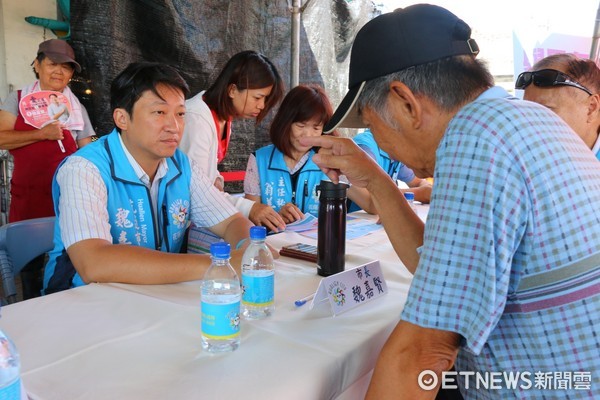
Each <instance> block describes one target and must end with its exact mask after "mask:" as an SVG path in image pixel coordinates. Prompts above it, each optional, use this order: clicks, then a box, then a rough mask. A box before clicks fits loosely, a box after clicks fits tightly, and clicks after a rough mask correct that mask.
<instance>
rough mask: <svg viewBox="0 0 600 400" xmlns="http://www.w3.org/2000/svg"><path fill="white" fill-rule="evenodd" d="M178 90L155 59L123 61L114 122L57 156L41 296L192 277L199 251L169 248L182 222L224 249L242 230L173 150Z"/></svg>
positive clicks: (201, 262) (182, 90)
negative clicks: (215, 238)
mask: <svg viewBox="0 0 600 400" xmlns="http://www.w3.org/2000/svg"><path fill="white" fill-rule="evenodd" d="M187 94H188V86H187V84H186V83H185V81H184V80H183V78H182V77H181V76H180V75H179V73H178V72H177V71H176V70H175V69H173V68H171V67H169V66H166V65H164V64H159V63H148V62H144V63H133V64H130V65H129V66H128V67H127V68H126V69H125V70H124V71H123V72H121V74H119V75H118V76H117V77H116V78H115V80H114V81H113V83H112V86H111V108H112V110H113V119H114V122H115V126H116V127H115V129H114V130H113V131H112V132H111V133H110V134H108V135H106V136H103V137H102V138H101V139H99V140H98V141H96V142H94V143H92V144H90V145H89V146H87V147H85V148H83V149H81V150H80V151H78V152H77V153H76V154H74V155H73V156H72V157H69V158H68V159H66V160H65V161H64V162H63V163H62V165H61V166H60V167H59V169H58V171H57V173H56V175H55V177H54V182H53V197H54V207H55V211H56V215H57V224H56V230H55V239H54V241H55V248H54V249H53V250H52V252H51V253H50V259H49V262H48V265H47V266H46V271H45V276H44V292H45V293H46V294H48V293H52V292H57V291H60V290H65V289H69V288H71V287H76V286H81V285H85V284H87V283H90V282H122V283H135V284H163V283H174V282H181V281H188V280H195V279H201V278H202V276H203V274H204V272H205V271H206V269H207V268H208V266H209V265H210V258H209V256H208V255H195V254H176V253H179V252H180V250H181V248H182V245H183V244H184V241H185V237H186V235H185V232H186V229H187V228H188V226H189V225H190V223H191V222H194V223H195V224H196V225H197V226H201V227H206V228H208V229H209V230H211V231H212V232H213V233H215V234H217V235H219V236H220V237H222V238H224V239H225V240H226V241H227V242H229V243H231V244H232V246H234V247H235V245H236V244H238V243H241V242H242V241H243V239H245V238H246V237H247V236H248V232H249V229H250V226H251V225H252V223H251V222H250V221H249V220H248V219H246V218H245V217H243V216H242V215H241V214H240V213H239V212H237V210H236V209H235V208H234V207H233V206H232V205H231V203H230V202H229V201H227V200H226V199H225V198H224V195H223V194H222V193H221V192H219V191H218V190H217V189H216V188H215V187H214V186H213V184H212V182H210V181H209V180H208V178H207V177H206V176H205V175H204V174H203V173H202V171H201V170H200V169H199V168H198V167H197V166H196V165H195V164H194V163H191V162H190V161H189V159H188V158H187V156H186V155H185V154H184V153H183V152H181V151H180V150H178V148H177V146H178V144H179V142H180V140H181V137H182V135H183V127H184V116H185V97H186V95H187ZM240 252H241V251H238V252H233V253H234V254H233V256H234V258H235V257H241V254H237V253H240ZM233 264H234V265H235V264H236V263H235V262H234V263H233ZM238 264H239V263H238Z"/></svg>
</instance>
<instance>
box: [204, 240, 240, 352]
mask: <svg viewBox="0 0 600 400" xmlns="http://www.w3.org/2000/svg"><path fill="white" fill-rule="evenodd" d="M230 252H231V247H230V246H229V243H225V242H218V243H212V244H211V245H210V255H211V258H212V263H211V265H210V267H209V268H208V270H207V271H206V273H205V274H204V280H203V281H202V348H203V349H205V350H206V351H208V352H211V353H220V352H226V351H233V350H235V349H237V348H238V347H239V345H240V300H241V296H242V290H241V287H240V281H239V279H238V276H237V274H236V273H235V270H234V269H233V268H232V267H231V264H230V263H229V255H230Z"/></svg>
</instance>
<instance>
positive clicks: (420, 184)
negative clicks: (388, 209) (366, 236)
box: [349, 129, 432, 211]
mask: <svg viewBox="0 0 600 400" xmlns="http://www.w3.org/2000/svg"><path fill="white" fill-rule="evenodd" d="M352 140H354V143H356V144H357V145H358V147H360V148H361V149H363V150H364V151H365V152H366V153H367V154H368V155H369V156H371V158H373V159H374V160H375V161H376V162H377V164H378V165H379V166H380V167H381V168H382V169H383V170H384V171H385V172H386V173H387V174H388V175H389V176H390V178H392V180H393V181H394V182H396V181H397V180H400V181H402V182H404V183H406V185H407V186H408V187H409V188H408V189H400V191H401V192H402V193H404V192H412V193H414V194H415V200H416V201H420V202H421V203H429V201H430V200H431V190H432V186H431V184H430V183H429V182H427V179H422V178H417V177H416V176H415V173H414V172H413V170H412V169H410V168H408V167H407V166H406V165H404V164H402V163H401V162H400V161H398V160H394V159H393V158H391V157H390V156H389V154H388V153H387V152H386V151H385V150H383V149H381V148H380V147H379V146H377V142H376V141H375V138H374V137H373V133H372V132H371V131H370V130H369V129H367V130H365V131H364V132H361V133H359V134H358V135H356V136H354V137H353V138H352ZM356 207H358V206H357V205H356V204H355V203H353V204H352V207H351V208H349V210H351V211H354V208H356Z"/></svg>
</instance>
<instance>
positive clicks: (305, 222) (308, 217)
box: [285, 214, 319, 237]
mask: <svg viewBox="0 0 600 400" xmlns="http://www.w3.org/2000/svg"><path fill="white" fill-rule="evenodd" d="M318 222H319V221H318V219H317V217H315V216H314V215H312V214H304V218H303V219H300V220H298V221H294V222H292V223H291V224H287V225H286V226H285V230H286V231H287V232H304V231H308V230H311V229H314V230H315V232H316V229H317V223H318ZM315 237H316V236H315Z"/></svg>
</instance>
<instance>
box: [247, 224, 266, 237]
mask: <svg viewBox="0 0 600 400" xmlns="http://www.w3.org/2000/svg"><path fill="white" fill-rule="evenodd" d="M266 237H267V228H265V227H264V226H253V227H251V228H250V239H264V238H266Z"/></svg>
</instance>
